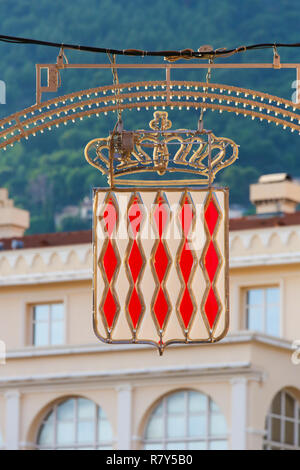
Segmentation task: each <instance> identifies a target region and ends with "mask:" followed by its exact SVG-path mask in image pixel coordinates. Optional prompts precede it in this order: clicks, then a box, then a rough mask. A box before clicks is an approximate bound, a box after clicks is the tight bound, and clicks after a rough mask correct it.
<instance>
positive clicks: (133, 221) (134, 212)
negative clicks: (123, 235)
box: [128, 197, 143, 238]
mask: <svg viewBox="0 0 300 470" xmlns="http://www.w3.org/2000/svg"><path fill="white" fill-rule="evenodd" d="M128 218H129V221H130V226H131V230H132V233H133V237H134V238H135V237H136V236H137V234H138V232H139V231H140V229H141V222H142V218H143V213H142V210H141V208H140V205H139V203H138V198H137V197H136V198H134V200H133V203H132V205H131V206H130V208H129V210H128Z"/></svg>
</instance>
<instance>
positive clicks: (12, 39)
mask: <svg viewBox="0 0 300 470" xmlns="http://www.w3.org/2000/svg"><path fill="white" fill-rule="evenodd" d="M0 42H6V43H11V44H35V45H39V46H47V47H56V48H63V49H73V50H77V51H84V52H96V53H102V54H112V55H124V56H136V57H164V58H165V59H166V60H169V61H174V60H178V59H212V58H217V57H226V56H230V55H233V54H237V53H240V52H246V51H251V50H256V49H274V48H276V49H278V48H279V47H300V43H299V42H297V43H291V44H286V43H262V44H252V45H249V46H239V47H236V48H233V49H226V48H222V49H213V48H211V50H206V49H205V47H204V49H205V50H202V51H201V49H202V48H201V47H200V48H199V49H198V51H194V50H193V49H183V50H181V51H170V50H167V51H143V50H139V49H123V50H119V49H109V48H103V47H93V46H82V45H76V44H63V43H57V42H49V41H41V40H37V39H29V38H22V37H16V36H4V35H0Z"/></svg>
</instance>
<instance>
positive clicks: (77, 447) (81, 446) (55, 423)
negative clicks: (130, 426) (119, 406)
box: [35, 396, 114, 450]
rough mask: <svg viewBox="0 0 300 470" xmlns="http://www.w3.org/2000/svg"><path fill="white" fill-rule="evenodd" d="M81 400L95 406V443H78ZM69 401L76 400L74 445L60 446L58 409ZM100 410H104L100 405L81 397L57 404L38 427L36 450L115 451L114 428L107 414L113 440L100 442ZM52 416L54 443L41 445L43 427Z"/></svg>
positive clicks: (74, 397)
mask: <svg viewBox="0 0 300 470" xmlns="http://www.w3.org/2000/svg"><path fill="white" fill-rule="evenodd" d="M80 399H83V400H88V401H89V402H91V403H92V404H93V405H94V436H95V439H94V441H93V442H84V443H80V442H78V424H79V422H80V420H79V419H78V417H79V413H78V409H79V407H78V401H79V400H80ZM69 400H74V402H75V403H74V415H73V420H72V421H73V433H74V442H73V443H69V444H68V443H66V444H59V443H58V442H57V430H58V422H59V420H58V417H57V413H58V408H59V406H60V405H62V404H64V403H65V402H67V401H69ZM100 410H102V411H103V412H104V410H103V408H102V407H101V406H100V405H98V403H96V402H94V401H93V400H90V399H89V398H86V397H81V396H71V397H68V398H66V399H64V400H60V401H59V402H57V403H55V404H54V406H53V407H52V408H51V409H50V410H48V413H46V414H45V416H44V418H43V420H42V421H41V422H40V424H39V427H38V430H37V433H36V439H35V442H36V445H35V447H36V449H37V450H80V449H83V450H85V449H86V450H91V449H93V450H104V449H106V448H108V447H109V448H110V449H113V443H114V438H113V428H112V425H111V422H110V421H109V419H108V417H107V415H106V413H105V412H104V413H105V416H106V419H107V421H108V422H109V424H110V427H111V435H112V437H111V440H109V441H100V440H99V423H100V419H99V414H100ZM50 415H53V443H52V444H51V445H46V444H39V438H40V435H41V432H42V430H43V427H44V426H45V425H46V423H47V420H48V419H49V417H50Z"/></svg>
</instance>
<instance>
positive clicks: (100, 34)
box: [0, 0, 300, 232]
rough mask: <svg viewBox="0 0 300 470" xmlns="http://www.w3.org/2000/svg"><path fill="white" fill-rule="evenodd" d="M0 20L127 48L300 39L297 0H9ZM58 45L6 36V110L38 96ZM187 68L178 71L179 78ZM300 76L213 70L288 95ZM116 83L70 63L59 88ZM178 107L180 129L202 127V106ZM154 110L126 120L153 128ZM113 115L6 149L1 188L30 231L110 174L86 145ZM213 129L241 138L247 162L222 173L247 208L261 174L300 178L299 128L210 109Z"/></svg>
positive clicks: (49, 224) (208, 123) (291, 54)
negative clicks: (87, 153)
mask: <svg viewBox="0 0 300 470" xmlns="http://www.w3.org/2000/svg"><path fill="white" fill-rule="evenodd" d="M0 18H1V28H0V31H1V34H5V35H14V36H23V37H32V38H36V39H42V40H45V41H55V42H62V43H77V44H84V45H93V46H98V47H111V48H119V49H126V48H136V49H149V50H150V49H151V50H159V49H172V50H174V49H185V48H193V49H198V48H199V47H200V46H201V45H202V44H212V45H213V46H214V47H215V48H218V47H228V48H231V47H234V46H238V45H244V44H254V43H263V42H300V32H299V20H300V3H299V2H298V0H276V1H275V2H274V1H273V0H272V1H271V0H264V1H263V2H262V1H261V0H251V1H250V0H234V1H231V2H229V1H227V2H225V1H224V0H222V1H221V0H211V1H210V2H208V1H204V0H164V1H162V0H152V1H151V2H148V1H146V0H127V1H125V0H114V1H109V0H89V1H88V2H87V1H84V0H74V1H73V2H61V1H57V0H53V1H52V2H49V1H48V0H39V1H33V0H14V2H11V1H8V0H2V1H1V2H0ZM57 52H58V51H56V50H55V49H51V48H43V47H41V46H32V45H13V44H8V43H0V58H1V59H0V80H4V81H5V83H6V87H7V104H6V105H0V118H1V117H4V116H7V115H9V114H10V113H13V112H15V111H17V110H19V109H23V108H24V107H26V106H30V105H31V104H33V103H34V100H35V67H34V66H35V63H43V62H44V63H47V62H48V63H49V62H55V60H56V55H57ZM280 54H281V59H282V61H293V62H297V61H299V62H300V50H299V49H282V50H280ZM67 57H68V60H69V62H97V61H101V60H107V58H106V57H104V56H99V55H96V54H92V53H85V54H84V53H78V52H69V51H67ZM119 60H120V61H122V60H124V59H122V58H121V59H119ZM130 60H131V59H130ZM145 60H146V59H145ZM149 60H150V59H147V61H149ZM230 60H232V59H230ZM237 60H240V61H254V62H257V61H264V60H267V61H269V62H270V61H272V52H271V51H264V50H261V51H256V52H254V51H253V52H249V53H247V54H244V55H242V54H240V55H239V56H235V58H234V61H237ZM137 61H142V59H137ZM160 74H161V72H155V73H154V72H153V73H150V72H146V73H145V72H144V73H140V72H137V71H133V72H130V73H129V72H125V71H122V72H120V81H129V80H139V79H141V78H143V77H147V78H148V77H149V78H150V77H152V78H157V79H159V78H161V75H160ZM182 76H183V74H181V75H180V74H179V73H178V78H181V77H182ZM184 77H185V78H187V79H190V80H203V79H204V78H205V72H195V71H191V72H189V73H188V74H187V73H185V75H184ZM176 78H177V77H176ZM294 80H295V76H294V74H293V72H291V71H286V70H279V71H278V70H275V71H272V70H269V71H267V70H266V71H264V70H260V71H257V70H256V71H255V70H253V71H249V70H243V71H238V72H237V71H214V72H213V74H212V81H215V82H217V83H228V84H229V83H230V84H233V85H239V86H243V87H246V88H253V89H257V90H260V91H267V92H270V93H272V94H275V95H278V96H282V97H286V98H288V99H290V98H291V94H292V93H293V91H294V90H293V89H292V82H293V81H294ZM111 81H112V77H111V73H110V71H67V72H66V71H64V73H62V87H61V88H60V90H59V93H60V94H64V93H68V92H70V91H74V90H79V89H84V88H90V87H93V86H98V85H101V84H107V83H111ZM170 115H171V119H172V120H173V122H174V127H177V126H178V127H191V128H195V127H196V125H197V120H198V113H197V112H196V111H189V112H188V111H182V112H181V113H179V112H175V111H174V112H173V113H170ZM150 117H151V113H150V112H146V111H145V112H141V113H134V112H132V113H125V114H124V123H125V127H126V128H127V129H131V128H138V127H145V125H146V124H147V122H148V121H149V120H150ZM114 119H115V116H114V115H112V116H108V117H107V118H105V119H104V118H99V119H97V118H91V119H88V120H86V121H83V122H82V123H80V124H76V125H75V124H74V125H73V126H71V125H70V126H67V127H66V128H64V129H58V130H57V131H53V132H51V133H49V134H47V133H45V134H43V135H42V136H37V137H35V138H31V139H29V140H28V141H27V142H23V143H19V144H17V145H15V147H14V148H13V149H11V150H8V151H6V152H1V153H0V187H1V186H6V187H8V189H9V192H10V195H11V197H13V198H14V199H15V201H16V204H18V205H19V206H21V207H24V208H27V209H29V210H30V211H31V214H32V226H31V229H30V231H31V232H47V231H53V230H55V229H56V228H57V227H55V224H54V215H55V214H58V213H60V212H61V211H62V209H63V208H64V207H65V206H67V205H76V204H78V203H80V201H82V200H83V198H84V197H85V196H89V195H90V194H91V188H92V187H93V186H99V185H101V184H104V180H103V179H102V177H101V175H100V174H99V173H98V172H97V171H96V170H95V169H92V168H90V167H89V166H88V165H87V164H86V162H85V160H84V157H83V148H84V146H85V145H86V143H87V142H88V141H89V140H91V139H93V138H95V137H100V136H106V135H107V133H108V132H109V130H110V129H111V128H112V126H113V125H114ZM205 127H206V128H210V129H213V131H214V133H215V134H216V135H223V136H225V137H230V138H232V139H234V140H235V141H236V142H237V143H238V144H239V145H240V159H239V162H238V163H237V164H235V166H233V167H232V168H229V169H227V170H225V171H224V172H223V174H222V175H220V181H221V182H222V183H226V184H228V185H229V186H230V189H231V202H232V203H238V204H242V205H244V206H247V204H248V185H249V183H250V182H252V181H255V180H256V179H257V177H258V175H259V174H261V173H264V172H275V171H288V172H290V173H291V174H292V175H293V176H296V177H299V176H300V163H299V162H300V160H299V155H298V148H299V147H298V146H299V136H298V135H295V134H291V133H290V132H288V131H282V130H281V129H279V128H277V127H276V126H273V125H266V124H263V123H258V122H256V121H254V122H252V121H250V120H245V119H243V118H241V117H237V116H231V115H229V114H226V113H224V114H222V115H219V114H218V115H216V113H212V112H210V113H209V112H207V113H206V116H205ZM72 226H73V227H76V228H80V227H82V228H85V225H84V224H83V223H80V222H78V221H73V225H70V227H71V228H72ZM61 228H65V229H66V228H69V227H68V226H66V225H65V226H64V227H61Z"/></svg>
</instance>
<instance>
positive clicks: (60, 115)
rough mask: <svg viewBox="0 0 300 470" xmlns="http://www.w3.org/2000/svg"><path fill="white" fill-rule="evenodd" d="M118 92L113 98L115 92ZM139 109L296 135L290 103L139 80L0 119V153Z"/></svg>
mask: <svg viewBox="0 0 300 470" xmlns="http://www.w3.org/2000/svg"><path fill="white" fill-rule="evenodd" d="M133 89H134V91H132V90H133ZM119 90H120V95H119V99H118V98H117V97H116V92H117V91H119ZM240 95H241V96H240ZM142 108H146V109H150V108H154V109H156V108H162V109H165V108H171V109H173V108H177V109H179V110H180V109H183V108H184V109H187V110H189V109H191V108H196V109H201V108H204V109H211V110H217V111H219V112H223V111H226V112H234V113H236V114H237V115H244V116H245V117H247V116H250V117H251V118H252V119H255V118H258V119H260V120H261V121H263V120H266V121H267V122H268V123H271V122H274V123H275V124H276V125H281V126H283V128H284V129H286V128H290V129H291V131H292V132H293V131H295V130H296V131H298V132H299V134H300V112H299V111H300V108H299V106H298V105H295V104H294V103H293V102H292V101H289V100H286V99H283V98H279V97H277V96H273V95H270V94H267V93H262V92H258V91H255V90H249V89H245V88H240V87H234V86H230V85H223V84H216V83H210V84H207V83H204V82H195V81H190V82H189V81H170V82H166V81H143V82H131V83H124V84H119V85H117V86H115V85H107V86H101V87H97V88H91V89H87V90H83V91H78V92H73V93H70V94H68V95H64V96H61V97H57V98H53V99H51V100H48V101H46V102H44V103H42V104H35V105H33V106H31V107H29V108H26V109H24V110H22V111H18V112H16V113H14V114H12V115H10V116H8V117H6V118H4V119H2V120H1V121H0V149H1V148H3V149H6V147H7V146H9V145H10V146H13V145H14V143H15V142H18V141H20V140H21V139H28V138H29V136H31V135H33V136H34V135H36V134H37V133H38V132H41V133H43V132H44V131H45V130H47V129H49V130H51V129H52V128H53V127H59V126H60V125H61V124H65V125H66V124H67V123H68V122H75V121H76V120H78V119H80V120H82V119H83V118H84V117H90V116H93V115H96V116H100V114H103V113H104V114H107V113H108V112H116V111H118V110H119V109H122V110H125V109H129V110H131V109H137V110H138V111H139V110H140V109H142ZM278 116H280V117H278Z"/></svg>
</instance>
